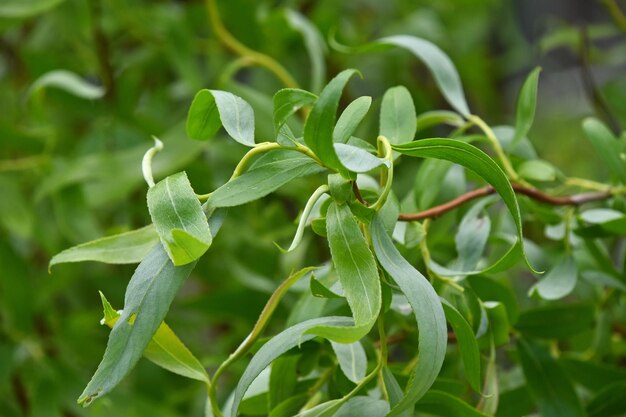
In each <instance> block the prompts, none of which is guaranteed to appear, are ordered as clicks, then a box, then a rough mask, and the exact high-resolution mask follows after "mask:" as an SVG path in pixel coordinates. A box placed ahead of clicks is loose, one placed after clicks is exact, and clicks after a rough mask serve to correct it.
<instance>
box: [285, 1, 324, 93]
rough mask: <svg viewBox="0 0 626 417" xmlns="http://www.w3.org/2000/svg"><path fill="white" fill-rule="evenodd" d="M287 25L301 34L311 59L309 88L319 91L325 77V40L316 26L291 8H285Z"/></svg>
mask: <svg viewBox="0 0 626 417" xmlns="http://www.w3.org/2000/svg"><path fill="white" fill-rule="evenodd" d="M285 17H286V18H287V22H288V23H289V26H290V27H291V28H292V29H293V30H296V31H298V32H300V34H301V35H302V37H303V38H304V45H305V46H306V50H307V52H308V54H309V59H310V61H311V90H312V91H315V92H317V91H320V90H321V89H322V86H323V85H324V81H325V78H326V59H325V55H326V42H325V41H324V37H323V36H322V34H321V33H320V32H319V30H318V29H317V27H316V26H315V25H313V24H312V23H311V22H310V21H309V20H308V19H307V18H306V17H305V16H304V15H303V14H301V13H299V12H297V11H295V10H293V9H287V10H285Z"/></svg>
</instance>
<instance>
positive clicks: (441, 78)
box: [375, 35, 470, 117]
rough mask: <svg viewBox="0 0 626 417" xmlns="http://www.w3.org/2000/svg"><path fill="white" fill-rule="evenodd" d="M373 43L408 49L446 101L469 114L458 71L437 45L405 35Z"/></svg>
mask: <svg viewBox="0 0 626 417" xmlns="http://www.w3.org/2000/svg"><path fill="white" fill-rule="evenodd" d="M375 44H382V45H393V46H397V47H400V48H404V49H406V50H408V51H410V52H411V53H412V54H413V55H415V56H416V57H417V58H418V59H419V60H421V61H422V62H423V63H424V64H425V65H426V66H427V67H428V69H429V70H430V73H431V74H432V76H433V77H434V78H435V81H436V82H437V86H438V87H439V90H440V91H441V93H442V94H443V96H444V97H445V98H446V100H447V101H448V103H450V105H451V106H452V107H453V108H454V109H455V110H456V111H458V112H459V113H461V114H462V115H463V116H465V117H467V116H469V114H470V111H469V107H468V106H467V101H466V100H465V93H463V86H462V85H461V78H460V77H459V73H458V72H457V70H456V68H455V67H454V64H453V63H452V61H451V60H450V58H449V57H448V55H446V54H445V53H444V52H443V51H442V50H441V49H440V48H439V47H438V46H437V45H435V44H434V43H432V42H430V41H427V40H426V39H421V38H418V37H415V36H406V35H399V36H389V37H386V38H382V39H378V40H377V41H375Z"/></svg>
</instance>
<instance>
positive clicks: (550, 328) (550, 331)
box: [515, 304, 594, 339]
mask: <svg viewBox="0 0 626 417" xmlns="http://www.w3.org/2000/svg"><path fill="white" fill-rule="evenodd" d="M593 322H594V309H593V307H592V306H591V305H588V304H566V305H547V306H544V307H536V308H532V309H528V310H526V311H523V312H522V313H521V314H520V316H519V319H518V321H517V324H516V325H515V327H516V328H517V329H518V330H519V331H520V332H522V333H523V334H524V335H527V336H529V337H533V338H545V339H563V338H566V337H571V336H574V335H576V334H578V333H581V332H584V331H586V330H590V329H591V327H592V325H593Z"/></svg>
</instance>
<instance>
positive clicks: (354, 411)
mask: <svg viewBox="0 0 626 417" xmlns="http://www.w3.org/2000/svg"><path fill="white" fill-rule="evenodd" d="M388 412H389V404H388V403H387V401H384V400H377V399H376V398H372V397H365V396H358V397H352V398H350V399H349V400H348V401H346V402H345V403H344V404H343V405H342V406H341V408H339V410H337V413H336V414H335V416H334V417H355V416H359V417H383V416H385V415H387V413H388Z"/></svg>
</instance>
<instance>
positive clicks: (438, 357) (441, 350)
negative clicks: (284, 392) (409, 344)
mask: <svg viewBox="0 0 626 417" xmlns="http://www.w3.org/2000/svg"><path fill="white" fill-rule="evenodd" d="M370 228H371V234H372V244H373V246H374V252H375V253H376V258H377V259H378V261H379V262H380V264H381V266H382V267H383V269H385V271H387V272H388V273H389V275H390V276H391V277H392V278H393V280H394V281H395V283H396V284H397V285H398V286H399V287H400V289H401V290H402V292H403V293H404V295H405V296H406V297H407V299H408V301H409V304H410V305H411V307H412V308H413V313H414V314H415V319H416V320H417V328H418V329H419V345H418V349H419V354H420V360H419V361H418V363H417V365H416V366H415V368H414V369H413V371H412V375H411V379H410V381H409V384H408V386H407V388H406V390H405V397H404V398H403V399H402V401H400V402H399V403H398V404H397V405H395V406H394V407H393V408H392V410H391V412H390V414H389V416H398V415H401V413H402V412H403V411H404V410H408V409H410V408H411V407H412V406H413V405H414V404H415V403H416V402H417V401H418V400H419V399H420V398H422V396H423V395H424V394H425V393H426V391H428V389H429V388H430V387H431V385H432V384H433V382H434V381H435V379H436V378H437V375H438V374H439V370H440V369H441V365H442V364H443V359H444V357H445V353H446V344H447V340H448V331H447V326H446V318H445V314H444V311H443V307H442V306H441V301H440V300H439V296H438V295H437V293H436V292H435V290H434V289H433V287H432V285H430V283H429V282H428V280H427V279H426V278H424V276H423V275H422V274H420V273H419V272H418V271H417V270H416V269H415V268H413V266H412V265H411V264H409V263H408V262H407V261H406V259H404V258H403V257H402V255H400V253H399V252H398V250H397V249H396V248H395V246H394V245H393V242H392V241H391V238H390V237H389V236H388V235H387V232H386V230H385V226H384V224H383V223H382V221H381V219H380V218H379V217H378V216H374V218H373V220H372V223H371V226H370Z"/></svg>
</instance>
